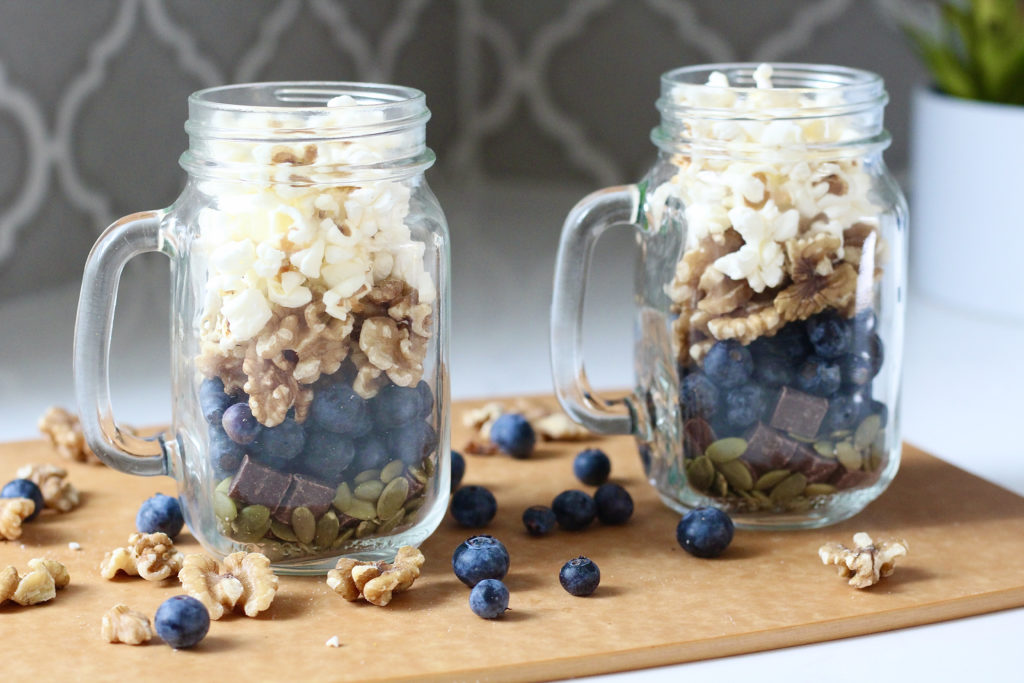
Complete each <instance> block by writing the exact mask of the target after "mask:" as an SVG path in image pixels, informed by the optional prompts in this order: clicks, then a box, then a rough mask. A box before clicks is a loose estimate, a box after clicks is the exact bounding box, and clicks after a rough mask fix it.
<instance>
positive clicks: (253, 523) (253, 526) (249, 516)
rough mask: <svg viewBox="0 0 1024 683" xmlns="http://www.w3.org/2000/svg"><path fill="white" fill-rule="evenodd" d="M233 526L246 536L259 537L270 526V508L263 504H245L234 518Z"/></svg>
mask: <svg viewBox="0 0 1024 683" xmlns="http://www.w3.org/2000/svg"><path fill="white" fill-rule="evenodd" d="M235 528H237V529H238V531H239V532H241V533H242V534H245V535H246V536H253V537H255V538H260V537H261V536H263V534H265V533H267V530H268V529H269V528H270V509H269V508H267V507H266V506H265V505H246V506H245V507H244V508H242V510H241V511H240V512H239V513H238V516H237V517H236V518H235Z"/></svg>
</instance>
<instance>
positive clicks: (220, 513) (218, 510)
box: [213, 491, 238, 522]
mask: <svg viewBox="0 0 1024 683" xmlns="http://www.w3.org/2000/svg"><path fill="white" fill-rule="evenodd" d="M213 514H214V516H215V517H216V518H217V519H219V520H222V521H225V522H230V521H231V520H233V519H234V518H235V517H236V516H237V515H238V508H237V507H236V506H235V501H233V500H231V499H230V498H229V497H228V496H227V494H225V493H223V492H221V491H214V492H213Z"/></svg>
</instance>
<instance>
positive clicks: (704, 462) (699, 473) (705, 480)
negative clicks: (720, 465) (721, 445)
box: [686, 455, 715, 491]
mask: <svg viewBox="0 0 1024 683" xmlns="http://www.w3.org/2000/svg"><path fill="white" fill-rule="evenodd" d="M686 479H687V480H688V481H689V482H690V486H692V487H693V488H695V489H697V490H698V491H707V490H708V489H709V488H711V484H712V483H714V481H715V466H714V465H713V464H712V462H711V460H710V459H709V458H708V457H707V456H706V455H702V456H700V457H699V458H694V459H693V460H691V461H690V462H688V463H687V464H686Z"/></svg>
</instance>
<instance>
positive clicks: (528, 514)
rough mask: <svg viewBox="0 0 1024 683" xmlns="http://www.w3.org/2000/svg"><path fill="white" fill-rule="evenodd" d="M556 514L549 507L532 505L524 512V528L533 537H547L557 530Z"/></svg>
mask: <svg viewBox="0 0 1024 683" xmlns="http://www.w3.org/2000/svg"><path fill="white" fill-rule="evenodd" d="M557 521H558V520H556V519H555V513H554V512H552V511H551V508H549V507H548V506H547V505H531V506H530V507H528V508H526V509H525V510H523V526H525V527H526V532H527V533H528V534H530V535H531V536H545V535H547V534H550V533H551V531H552V530H553V529H554V528H555V522H557Z"/></svg>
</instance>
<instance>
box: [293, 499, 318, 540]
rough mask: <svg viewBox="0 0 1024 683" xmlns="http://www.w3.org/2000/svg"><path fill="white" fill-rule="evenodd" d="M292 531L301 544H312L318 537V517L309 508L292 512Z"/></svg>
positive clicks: (298, 508)
mask: <svg viewBox="0 0 1024 683" xmlns="http://www.w3.org/2000/svg"><path fill="white" fill-rule="evenodd" d="M292 531H294V532H295V538H296V540H298V542H299V543H312V542H313V539H314V538H315V537H316V517H315V516H314V515H313V512H312V511H311V510H310V509H309V508H307V507H297V508H295V509H294V510H292Z"/></svg>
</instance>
